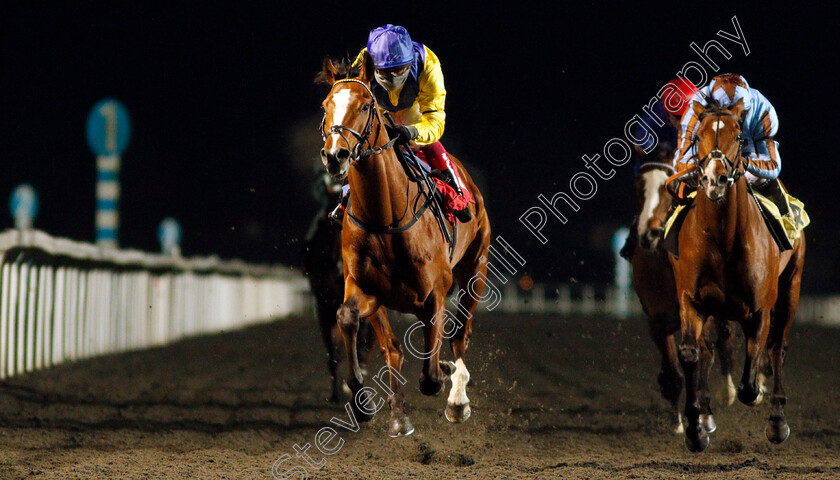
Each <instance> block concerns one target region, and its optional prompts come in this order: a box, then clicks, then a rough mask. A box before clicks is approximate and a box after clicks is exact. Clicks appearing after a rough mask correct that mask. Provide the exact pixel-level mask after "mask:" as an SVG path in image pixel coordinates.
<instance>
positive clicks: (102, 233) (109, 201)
mask: <svg viewBox="0 0 840 480" xmlns="http://www.w3.org/2000/svg"><path fill="white" fill-rule="evenodd" d="M119 175H120V157H119V156H117V155H100V156H97V157H96V244H97V245H99V246H101V247H105V248H117V246H118V242H117V232H118V231H119V226H120V212H119V208H118V207H119V200H120V179H119Z"/></svg>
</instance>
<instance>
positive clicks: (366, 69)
mask: <svg viewBox="0 0 840 480" xmlns="http://www.w3.org/2000/svg"><path fill="white" fill-rule="evenodd" d="M373 71H374V67H373V57H371V56H370V54H369V53H368V52H367V51H365V53H364V56H363V58H362V68H361V70H359V80H361V81H363V82H365V83H368V84H369V83H370V82H371V80H373Z"/></svg>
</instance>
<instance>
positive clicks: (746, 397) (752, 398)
mask: <svg viewBox="0 0 840 480" xmlns="http://www.w3.org/2000/svg"><path fill="white" fill-rule="evenodd" d="M738 400H740V401H741V403H743V404H744V405H746V406H748V407H754V406H756V405H758V404H759V403H761V401H762V400H764V390H763V389H761V388H759V389H757V390H756V391H755V392H752V391H749V390H747V389H746V388H741V389H739V390H738Z"/></svg>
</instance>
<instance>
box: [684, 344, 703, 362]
mask: <svg viewBox="0 0 840 480" xmlns="http://www.w3.org/2000/svg"><path fill="white" fill-rule="evenodd" d="M679 351H680V362H682V363H683V364H696V363H698V362H699V361H700V349H699V348H697V346H696V345H685V344H683V345H680V348H679Z"/></svg>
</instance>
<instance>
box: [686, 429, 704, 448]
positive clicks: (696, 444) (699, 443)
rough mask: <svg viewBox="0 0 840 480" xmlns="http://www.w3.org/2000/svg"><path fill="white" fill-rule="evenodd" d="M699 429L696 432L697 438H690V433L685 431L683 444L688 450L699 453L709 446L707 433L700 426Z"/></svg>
mask: <svg viewBox="0 0 840 480" xmlns="http://www.w3.org/2000/svg"><path fill="white" fill-rule="evenodd" d="M699 430H700V431H698V432H697V438H692V435H689V434H688V433H686V435H685V446H686V447H687V448H688V451H689V452H692V453H700V452H702V451H703V450H705V449H706V448H708V447H709V434H708V433H707V432H706V431H705V430H704V429H703V427H702V426H701V427H700V429H699Z"/></svg>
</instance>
